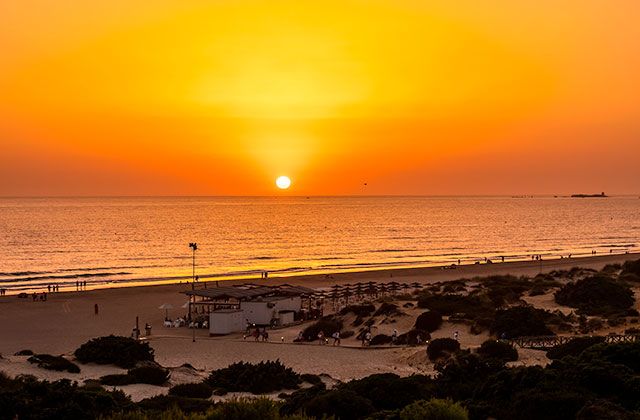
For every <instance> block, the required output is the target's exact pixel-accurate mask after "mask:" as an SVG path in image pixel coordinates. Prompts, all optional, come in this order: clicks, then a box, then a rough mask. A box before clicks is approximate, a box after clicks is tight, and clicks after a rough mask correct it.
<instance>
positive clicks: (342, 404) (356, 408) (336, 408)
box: [304, 390, 375, 419]
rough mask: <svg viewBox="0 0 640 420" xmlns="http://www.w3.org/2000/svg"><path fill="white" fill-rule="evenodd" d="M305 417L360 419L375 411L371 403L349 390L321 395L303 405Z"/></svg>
mask: <svg viewBox="0 0 640 420" xmlns="http://www.w3.org/2000/svg"><path fill="white" fill-rule="evenodd" d="M304 411H305V413H306V414H307V415H309V416H313V417H316V418H324V417H325V416H335V417H336V418H339V419H360V418H364V417H366V416H368V415H369V414H371V413H373V412H374V411H375V408H374V406H373V404H372V403H371V401H369V400H368V399H366V398H364V397H361V396H359V395H358V394H356V393H355V392H353V391H349V390H334V391H328V392H325V393H321V394H319V395H318V396H316V397H315V398H313V399H312V400H310V401H308V402H307V403H306V404H305V405H304Z"/></svg>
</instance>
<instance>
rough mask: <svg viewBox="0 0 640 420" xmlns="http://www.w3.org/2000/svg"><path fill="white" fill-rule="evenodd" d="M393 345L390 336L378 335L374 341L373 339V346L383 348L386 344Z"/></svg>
mask: <svg viewBox="0 0 640 420" xmlns="http://www.w3.org/2000/svg"><path fill="white" fill-rule="evenodd" d="M389 343H391V336H390V335H386V334H378V335H375V336H374V337H373V338H372V339H371V343H370V344H371V345H372V346H381V345H384V344H389Z"/></svg>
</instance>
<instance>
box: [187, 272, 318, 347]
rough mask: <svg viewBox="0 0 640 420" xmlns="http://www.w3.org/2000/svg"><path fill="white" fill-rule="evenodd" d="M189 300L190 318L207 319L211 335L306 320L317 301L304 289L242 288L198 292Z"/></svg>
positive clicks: (253, 286) (249, 286) (252, 286)
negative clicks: (248, 327)
mask: <svg viewBox="0 0 640 420" xmlns="http://www.w3.org/2000/svg"><path fill="white" fill-rule="evenodd" d="M184 293H185V294H186V295H187V296H189V318H190V319H198V318H207V319H208V321H209V322H208V324H209V334H210V335H221V334H229V333H232V332H237V331H242V330H244V329H245V328H246V325H247V323H249V324H253V325H257V326H282V325H288V324H291V323H293V322H294V321H295V320H296V319H301V318H305V314H306V313H308V312H310V311H311V310H312V308H313V307H314V303H315V302H314V301H315V299H317V293H316V291H315V290H313V289H310V288H308V287H303V286H291V285H287V284H285V285H281V286H263V285H255V284H243V285H237V286H222V287H213V288H201V289H195V290H188V291H186V292H184Z"/></svg>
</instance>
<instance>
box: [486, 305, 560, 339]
mask: <svg viewBox="0 0 640 420" xmlns="http://www.w3.org/2000/svg"><path fill="white" fill-rule="evenodd" d="M550 316H551V314H550V313H548V312H547V311H544V310H542V309H536V308H532V307H530V306H515V307H513V308H509V309H505V310H500V311H497V312H496V316H495V319H494V320H493V323H492V324H491V332H492V333H494V334H496V335H497V336H498V337H502V335H503V334H505V335H506V337H507V338H516V337H527V336H538V335H554V334H553V332H552V331H551V330H550V329H549V328H548V327H547V326H546V324H545V319H547V318H549V317H550Z"/></svg>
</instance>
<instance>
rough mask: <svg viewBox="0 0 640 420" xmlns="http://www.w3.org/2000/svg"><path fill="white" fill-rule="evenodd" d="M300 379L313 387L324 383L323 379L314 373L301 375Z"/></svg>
mask: <svg viewBox="0 0 640 420" xmlns="http://www.w3.org/2000/svg"><path fill="white" fill-rule="evenodd" d="M300 379H301V380H302V381H303V382H306V383H309V384H311V385H320V384H321V383H322V379H321V378H320V377H319V376H318V375H314V374H313V373H303V374H302V375H300Z"/></svg>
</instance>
